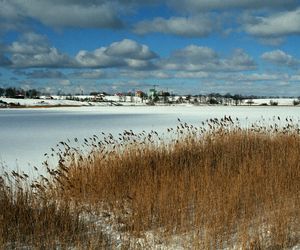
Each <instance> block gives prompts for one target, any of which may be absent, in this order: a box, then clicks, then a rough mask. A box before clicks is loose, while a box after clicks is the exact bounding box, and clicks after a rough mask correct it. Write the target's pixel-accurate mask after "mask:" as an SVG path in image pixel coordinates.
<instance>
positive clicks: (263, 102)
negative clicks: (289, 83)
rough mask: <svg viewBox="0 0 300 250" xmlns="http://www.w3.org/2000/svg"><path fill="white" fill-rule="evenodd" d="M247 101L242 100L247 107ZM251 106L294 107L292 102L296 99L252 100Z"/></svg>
mask: <svg viewBox="0 0 300 250" xmlns="http://www.w3.org/2000/svg"><path fill="white" fill-rule="evenodd" d="M249 101H251V100H249V99H246V100H244V105H249V104H248V102H249ZM252 101H253V104H251V105H271V103H273V104H274V103H275V104H276V103H277V105H278V106H290V105H292V106H293V105H294V101H298V100H297V99H296V98H264V99H252Z"/></svg>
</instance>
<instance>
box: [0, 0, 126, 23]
mask: <svg viewBox="0 0 300 250" xmlns="http://www.w3.org/2000/svg"><path fill="white" fill-rule="evenodd" d="M0 3H1V9H2V10H1V11H0V17H2V18H4V19H6V20H7V19H8V20H15V19H22V18H27V17H30V18H34V19H37V20H39V21H40V22H42V23H44V24H45V25H49V26H52V27H81V28H90V27H92V28H118V27H120V26H121V25H122V23H121V21H120V19H119V17H118V14H117V10H116V8H115V7H114V5H113V4H111V2H110V1H78V0H62V1H47V0H27V1H23V0H9V1H8V0H0Z"/></svg>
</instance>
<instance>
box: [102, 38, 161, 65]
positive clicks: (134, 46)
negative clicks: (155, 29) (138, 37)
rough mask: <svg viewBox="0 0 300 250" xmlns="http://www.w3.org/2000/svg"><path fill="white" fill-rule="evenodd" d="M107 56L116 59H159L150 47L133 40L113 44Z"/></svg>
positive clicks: (107, 50)
mask: <svg viewBox="0 0 300 250" xmlns="http://www.w3.org/2000/svg"><path fill="white" fill-rule="evenodd" d="M106 54H107V55H109V56H114V57H122V58H128V59H137V60H149V59H153V58H155V57H157V55H156V54H155V53H154V52H152V51H151V50H150V49H149V47H148V46H146V45H143V44H139V43H137V42H135V41H133V40H129V39H124V40H122V41H120V42H115V43H112V44H111V45H110V46H109V47H108V48H107V49H106Z"/></svg>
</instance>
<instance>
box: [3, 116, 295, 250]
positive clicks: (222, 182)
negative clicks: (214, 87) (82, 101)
mask: <svg viewBox="0 0 300 250" xmlns="http://www.w3.org/2000/svg"><path fill="white" fill-rule="evenodd" d="M277 124H278V125H277ZM299 131H300V130H299V126H298V123H294V122H293V121H292V120H287V121H285V122H283V121H280V118H274V121H273V122H272V123H271V124H270V125H265V123H263V122H261V123H256V124H253V125H252V126H249V128H243V129H242V128H241V126H240V124H239V121H238V120H237V121H233V120H232V119H231V117H224V118H222V119H220V120H218V119H211V120H209V121H207V122H206V123H203V124H202V126H201V127H195V126H191V125H188V124H186V123H182V122H180V123H179V125H178V126H177V129H172V128H170V129H168V135H167V136H166V135H165V137H164V139H161V138H160V137H159V135H158V134H157V133H156V132H155V131H151V132H150V133H146V132H142V133H140V134H134V133H133V131H124V132H123V133H120V134H119V136H118V137H113V136H112V135H111V134H108V135H104V138H102V139H99V138H98V136H96V135H95V136H93V137H91V138H88V139H85V140H84V142H83V145H82V147H87V148H89V149H92V150H91V152H89V153H88V154H86V152H85V151H84V150H82V149H78V148H75V147H72V146H70V145H71V143H69V144H67V143H64V142H61V143H60V144H61V148H60V149H59V150H58V152H57V154H58V156H59V165H58V167H57V168H55V169H51V168H50V167H49V166H48V163H47V162H45V166H46V168H47V171H48V173H49V176H50V177H49V178H48V179H47V178H45V177H42V179H41V180H40V181H39V182H36V184H33V186H32V187H30V188H29V189H22V191H18V190H20V189H18V190H16V188H13V190H16V191H14V192H12V191H9V190H7V189H5V188H4V186H5V185H4V184H3V185H2V188H1V196H0V198H1V200H0V202H1V205H3V206H5V207H6V208H7V209H8V210H9V211H11V212H9V213H8V215H7V214H5V213H4V215H3V214H2V215H1V217H0V221H1V220H4V221H5V222H6V224H5V225H6V226H2V227H1V226H0V240H2V242H4V243H7V242H13V239H14V238H17V239H18V240H20V239H22V237H25V236H26V237H27V236H28V237H35V238H36V237H41V236H43V234H41V232H42V228H44V229H45V228H50V230H48V233H49V234H51V237H52V238H51V237H49V238H51V239H53V236H55V237H59V236H63V235H64V233H65V232H66V236H68V237H69V240H71V241H72V237H73V238H74V237H75V238H76V241H77V242H80V237H79V236H78V235H81V234H82V232H83V231H86V230H88V229H87V228H85V227H84V223H83V222H81V221H80V218H82V216H81V217H80V214H82V212H83V211H82V208H83V207H86V206H87V205H88V206H89V208H90V209H91V211H93V212H92V214H95V213H96V211H98V212H99V213H100V212H101V210H102V211H103V209H104V208H105V210H106V211H109V213H107V214H106V216H112V214H113V216H114V219H115V221H116V222H115V223H117V224H119V225H122V226H120V227H119V230H122V231H125V232H127V233H128V235H129V237H132V238H137V237H143V236H144V235H145V234H146V233H148V232H153V234H157V235H159V236H160V237H161V241H164V242H168V239H171V236H174V235H177V236H178V237H182V236H183V235H185V236H187V237H186V238H187V240H186V241H187V242H185V244H187V245H186V246H188V247H189V248H197V249H199V248H201V249H221V248H234V247H236V248H238V247H240V248H243V249H266V248H272V249H276V248H278V249H281V248H287V247H290V246H294V245H296V244H299V242H300V233H299V232H300V226H299V225H300V209H299V208H300V136H299ZM166 137H167V138H168V139H167V140H166V139H165V138H166ZM75 140H76V141H77V139H75ZM82 147H81V148H82ZM37 185H39V186H37ZM37 189H38V191H37ZM34 192H36V193H37V195H36V196H35V198H34V199H33V198H32V195H33V193H34ZM2 193H3V194H4V195H2ZM3 197H4V198H3ZM42 200H43V201H44V200H45V204H44V203H43V202H42V203H41V201H42ZM33 201H34V202H33ZM49 201H54V203H51V202H50V203H49ZM31 202H33V203H34V204H32V203H31ZM35 202H39V204H38V207H39V209H38V210H32V208H34V207H35V206H36V204H35ZM11 204H14V205H11ZM12 207H13V208H12ZM28 207H30V208H31V210H29V211H27V210H26V209H27V208H28ZM15 210H16V211H15ZM20 211H21V212H20ZM37 211H39V212H37ZM84 213H85V214H88V213H89V212H87V211H85V212H84ZM110 213H111V214H110ZM31 214H33V215H31ZM49 215H51V216H54V218H55V219H54V218H53V217H51V218H50V217H49ZM9 216H11V217H9ZM30 216H32V218H33V219H32V218H30ZM12 217H15V218H18V221H17V222H11V223H10V219H8V218H12ZM87 217H88V215H87ZM3 218H4V219H3ZM28 218H30V219H28ZM22 220H24V223H23V222H22ZM28 220H30V221H32V220H33V221H34V223H33V224H32V225H31V226H32V228H27V227H28V225H27V226H25V227H24V228H20V225H21V227H22V225H23V224H26V222H28ZM87 221H88V220H87ZM53 222H57V224H55V225H49V223H53ZM14 223H17V224H16V225H17V226H18V229H17V230H12V232H11V231H9V230H8V229H9V228H12V227H14V225H15V224H14ZM29 227H30V226H29ZM5 230H6V231H5ZM36 232H37V233H36ZM70 232H71V233H70ZM96 232H97V233H98V231H97V230H95V232H94V233H90V234H89V237H90V238H93V239H95V236H96V238H97V237H98V236H97V233H96ZM16 234H18V235H16ZM1 235H2V237H1ZM55 237H54V238H55ZM63 238H64V239H65V238H67V237H64V236H63ZM62 242H65V241H64V240H62ZM69 242H70V241H69ZM91 242H92V241H91ZM101 242H102V243H101V244H103V241H101ZM129 242H132V241H129ZM78 244H79V243H78ZM97 244H98V246H99V244H100V243H99V242H98V243H97ZM126 244H129V243H128V242H127V243H126ZM166 244H167V243H166ZM93 246H96V245H93ZM128 246H129V247H132V248H134V247H137V246H136V245H135V243H131V245H127V247H128ZM95 248H96V247H95ZM137 248H138V247H137Z"/></svg>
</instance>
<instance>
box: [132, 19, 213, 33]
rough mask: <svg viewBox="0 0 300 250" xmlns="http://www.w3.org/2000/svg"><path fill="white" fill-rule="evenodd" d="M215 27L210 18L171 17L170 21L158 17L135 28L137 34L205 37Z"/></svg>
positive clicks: (138, 24) (140, 23)
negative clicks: (158, 33)
mask: <svg viewBox="0 0 300 250" xmlns="http://www.w3.org/2000/svg"><path fill="white" fill-rule="evenodd" d="M213 29H214V25H213V23H212V21H211V20H210V18H209V17H208V16H201V17H200V16H196V17H189V18H186V17H171V18H169V19H165V18H161V17H157V18H155V19H153V20H151V21H141V22H139V23H137V24H136V25H135V27H134V32H135V33H137V34H142V35H143V34H147V33H154V32H160V33H164V34H172V35H177V36H184V37H203V36H207V35H209V34H210V33H211V32H212V31H213Z"/></svg>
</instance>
